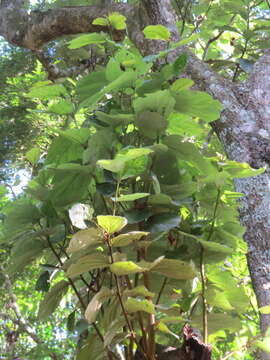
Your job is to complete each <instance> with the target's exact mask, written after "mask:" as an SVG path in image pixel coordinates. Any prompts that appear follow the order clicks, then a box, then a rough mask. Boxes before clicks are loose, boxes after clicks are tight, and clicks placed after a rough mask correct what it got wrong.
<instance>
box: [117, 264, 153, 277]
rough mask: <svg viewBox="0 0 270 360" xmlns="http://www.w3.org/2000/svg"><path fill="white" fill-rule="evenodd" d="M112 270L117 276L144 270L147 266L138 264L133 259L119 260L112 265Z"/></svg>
mask: <svg viewBox="0 0 270 360" xmlns="http://www.w3.org/2000/svg"><path fill="white" fill-rule="evenodd" d="M110 270H111V272H113V273H114V274H115V275H117V276H121V275H129V274H136V273H140V272H144V271H145V270H146V268H143V267H141V266H138V265H137V264H135V263H134V262H133V261H118V262H115V263H113V264H112V265H111V266H110Z"/></svg>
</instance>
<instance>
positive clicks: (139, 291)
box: [125, 285, 155, 297]
mask: <svg viewBox="0 0 270 360" xmlns="http://www.w3.org/2000/svg"><path fill="white" fill-rule="evenodd" d="M125 295H127V296H145V297H154V296H155V293H153V292H151V291H149V290H148V289H147V288H146V287H145V286H143V285H139V286H136V287H135V288H133V289H131V290H125Z"/></svg>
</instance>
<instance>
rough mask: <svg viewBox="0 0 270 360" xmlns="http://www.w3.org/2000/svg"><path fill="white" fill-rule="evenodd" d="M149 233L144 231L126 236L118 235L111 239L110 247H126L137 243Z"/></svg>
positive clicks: (132, 232)
mask: <svg viewBox="0 0 270 360" xmlns="http://www.w3.org/2000/svg"><path fill="white" fill-rule="evenodd" d="M148 234H149V233H148V232H145V231H131V232H128V233H126V234H121V235H118V236H116V237H114V238H112V239H111V243H112V246H116V247H117V246H119V247H121V246H127V245H129V244H131V243H133V242H134V241H138V240H140V239H141V238H143V237H144V236H147V235H148Z"/></svg>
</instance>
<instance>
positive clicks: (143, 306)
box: [124, 298, 156, 314]
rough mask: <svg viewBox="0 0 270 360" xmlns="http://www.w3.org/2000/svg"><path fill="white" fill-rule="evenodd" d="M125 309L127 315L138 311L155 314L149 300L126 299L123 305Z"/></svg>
mask: <svg viewBox="0 0 270 360" xmlns="http://www.w3.org/2000/svg"><path fill="white" fill-rule="evenodd" d="M124 306H125V309H126V311H127V312H128V313H131V314H132V313H135V312H138V311H144V312H146V313H149V314H155V313H156V311H155V306H154V304H153V303H152V302H151V301H149V300H146V299H145V300H140V299H133V298H128V299H127V301H126V302H125V304H124Z"/></svg>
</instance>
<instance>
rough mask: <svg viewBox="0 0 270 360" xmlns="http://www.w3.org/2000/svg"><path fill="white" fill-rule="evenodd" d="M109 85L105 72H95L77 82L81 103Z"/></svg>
mask: <svg viewBox="0 0 270 360" xmlns="http://www.w3.org/2000/svg"><path fill="white" fill-rule="evenodd" d="M107 84H108V81H107V79H106V74H105V71H93V72H91V73H90V74H89V75H87V76H84V77H83V78H82V79H80V80H79V81H78V82H77V87H76V91H77V94H78V95H79V99H80V101H83V100H86V99H88V98H89V97H93V96H95V95H96V94H97V93H98V92H99V91H101V90H102V89H103V88H104V87H105V86H106V85H107Z"/></svg>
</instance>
